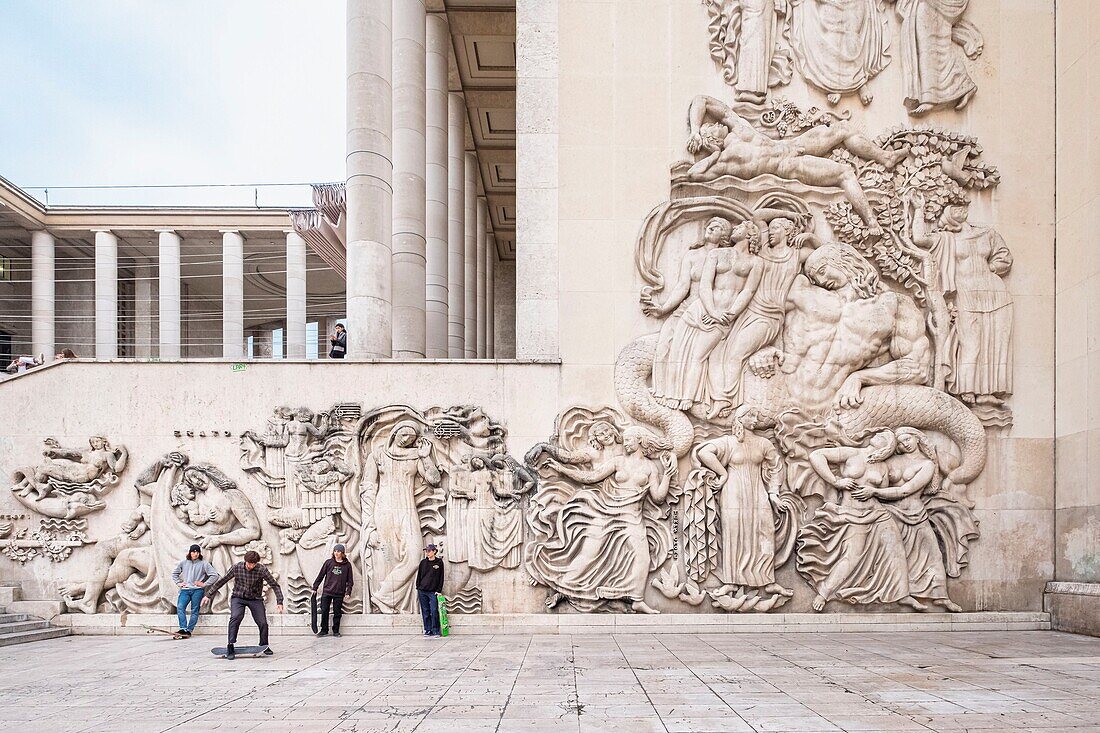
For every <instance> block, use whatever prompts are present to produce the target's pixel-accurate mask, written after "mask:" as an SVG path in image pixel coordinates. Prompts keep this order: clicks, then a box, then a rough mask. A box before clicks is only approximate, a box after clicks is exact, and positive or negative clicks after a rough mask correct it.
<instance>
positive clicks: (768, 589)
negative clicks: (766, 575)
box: [764, 583, 794, 598]
mask: <svg viewBox="0 0 1100 733" xmlns="http://www.w3.org/2000/svg"><path fill="white" fill-rule="evenodd" d="M764 592H765V593H770V594H772V595H781V596H786V597H787V598H792V597H794V591H793V590H791V589H790V588H784V587H783V586H781V585H780V584H779V583H769V584H768V585H765V586H764Z"/></svg>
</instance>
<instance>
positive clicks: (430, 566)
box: [416, 545, 443, 636]
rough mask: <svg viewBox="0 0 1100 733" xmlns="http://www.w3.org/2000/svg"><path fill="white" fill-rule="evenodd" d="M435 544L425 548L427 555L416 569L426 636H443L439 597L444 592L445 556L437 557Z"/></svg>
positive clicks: (418, 597) (418, 598)
mask: <svg viewBox="0 0 1100 733" xmlns="http://www.w3.org/2000/svg"><path fill="white" fill-rule="evenodd" d="M435 552H436V548H435V545H428V546H427V547H425V548H424V554H425V555H426V557H425V558H424V559H423V560H421V561H420V567H419V568H417V569H416V597H417V600H418V601H420V616H421V618H423V619H424V636H442V635H443V634H442V632H441V631H440V628H439V599H438V598H436V597H435V594H436V593H442V592H443V558H441V557H437V556H436V554H435Z"/></svg>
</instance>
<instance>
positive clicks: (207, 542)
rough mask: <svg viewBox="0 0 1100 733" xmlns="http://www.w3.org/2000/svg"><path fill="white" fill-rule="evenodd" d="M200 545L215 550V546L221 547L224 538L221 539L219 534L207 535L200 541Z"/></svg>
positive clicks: (205, 548)
mask: <svg viewBox="0 0 1100 733" xmlns="http://www.w3.org/2000/svg"><path fill="white" fill-rule="evenodd" d="M199 545H200V546H201V547H202V548H203V549H204V550H213V549H214V548H215V547H221V545H222V540H221V537H219V536H217V535H212V536H210V537H207V538H206V539H204V540H203V541H202V542H200V543H199Z"/></svg>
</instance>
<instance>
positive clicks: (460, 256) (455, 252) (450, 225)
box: [447, 92, 466, 359]
mask: <svg viewBox="0 0 1100 733" xmlns="http://www.w3.org/2000/svg"><path fill="white" fill-rule="evenodd" d="M447 123H448V130H447V356H449V357H450V358H452V359H461V358H463V357H464V356H466V254H465V253H466V101H465V100H464V99H463V98H462V95H461V94H458V93H456V92H451V93H450V94H449V95H448V105H447Z"/></svg>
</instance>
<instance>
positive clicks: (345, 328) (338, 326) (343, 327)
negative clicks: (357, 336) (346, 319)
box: [336, 323, 348, 331]
mask: <svg viewBox="0 0 1100 733" xmlns="http://www.w3.org/2000/svg"><path fill="white" fill-rule="evenodd" d="M336 327H337V328H342V329H344V330H345V331H347V330H348V327H347V326H345V325H344V324H343V323H337V324H336Z"/></svg>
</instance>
